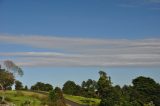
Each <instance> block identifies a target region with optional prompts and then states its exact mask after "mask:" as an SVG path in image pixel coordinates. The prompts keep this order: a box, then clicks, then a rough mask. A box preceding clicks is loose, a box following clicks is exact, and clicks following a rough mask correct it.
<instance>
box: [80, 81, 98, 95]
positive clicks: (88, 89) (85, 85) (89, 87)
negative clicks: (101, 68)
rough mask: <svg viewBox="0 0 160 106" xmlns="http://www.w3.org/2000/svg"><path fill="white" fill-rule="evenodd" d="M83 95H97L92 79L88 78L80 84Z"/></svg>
mask: <svg viewBox="0 0 160 106" xmlns="http://www.w3.org/2000/svg"><path fill="white" fill-rule="evenodd" d="M81 86H82V90H83V95H82V96H85V97H97V95H96V91H97V82H96V81H95V80H92V79H88V80H87V81H83V82H82V84H81Z"/></svg>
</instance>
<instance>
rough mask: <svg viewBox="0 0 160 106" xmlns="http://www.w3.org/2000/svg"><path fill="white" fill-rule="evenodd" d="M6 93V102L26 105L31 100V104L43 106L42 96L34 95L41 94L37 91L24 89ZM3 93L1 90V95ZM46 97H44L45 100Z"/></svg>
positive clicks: (17, 105)
mask: <svg viewBox="0 0 160 106" xmlns="http://www.w3.org/2000/svg"><path fill="white" fill-rule="evenodd" d="M5 92H6V94H5V96H6V98H5V100H6V102H7V103H12V104H15V105H16V106H26V105H25V104H27V103H29V102H30V106H41V103H42V102H41V101H42V99H41V98H36V97H33V96H32V95H41V94H37V93H32V92H24V91H18V92H17V91H5ZM1 94H3V92H2V91H0V95H1ZM44 100H45V99H43V101H44Z"/></svg>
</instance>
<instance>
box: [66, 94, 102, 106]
mask: <svg viewBox="0 0 160 106" xmlns="http://www.w3.org/2000/svg"><path fill="white" fill-rule="evenodd" d="M64 97H65V98H66V99H68V100H71V101H73V102H76V103H78V104H82V105H93V104H94V105H97V106H98V104H99V103H100V99H95V98H85V97H81V96H73V95H67V94H64Z"/></svg>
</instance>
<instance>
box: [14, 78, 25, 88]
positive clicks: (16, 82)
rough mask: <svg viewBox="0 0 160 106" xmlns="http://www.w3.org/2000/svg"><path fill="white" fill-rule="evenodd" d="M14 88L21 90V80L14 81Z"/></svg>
mask: <svg viewBox="0 0 160 106" xmlns="http://www.w3.org/2000/svg"><path fill="white" fill-rule="evenodd" d="M15 89H16V90H22V89H23V85H22V82H20V81H18V80H16V81H15Z"/></svg>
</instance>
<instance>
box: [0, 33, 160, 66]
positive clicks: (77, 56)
mask: <svg viewBox="0 0 160 106" xmlns="http://www.w3.org/2000/svg"><path fill="white" fill-rule="evenodd" d="M0 42H1V43H5V44H12V45H14V44H16V45H17V44H18V45H25V46H29V47H32V48H33V51H34V48H45V49H47V50H45V51H43V52H33V51H31V52H0V57H3V59H10V58H12V59H14V61H15V62H16V63H17V64H19V65H21V66H28V67H39V66H43V67H45V66H50V67H154V66H157V67H158V66H160V39H141V40H127V39H89V38H88V39H83V38H65V37H52V36H35V35H34V36H11V35H10V36H9V35H7V36H6V35H2V34H1V35H0ZM56 50H60V51H63V52H51V51H56Z"/></svg>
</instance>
